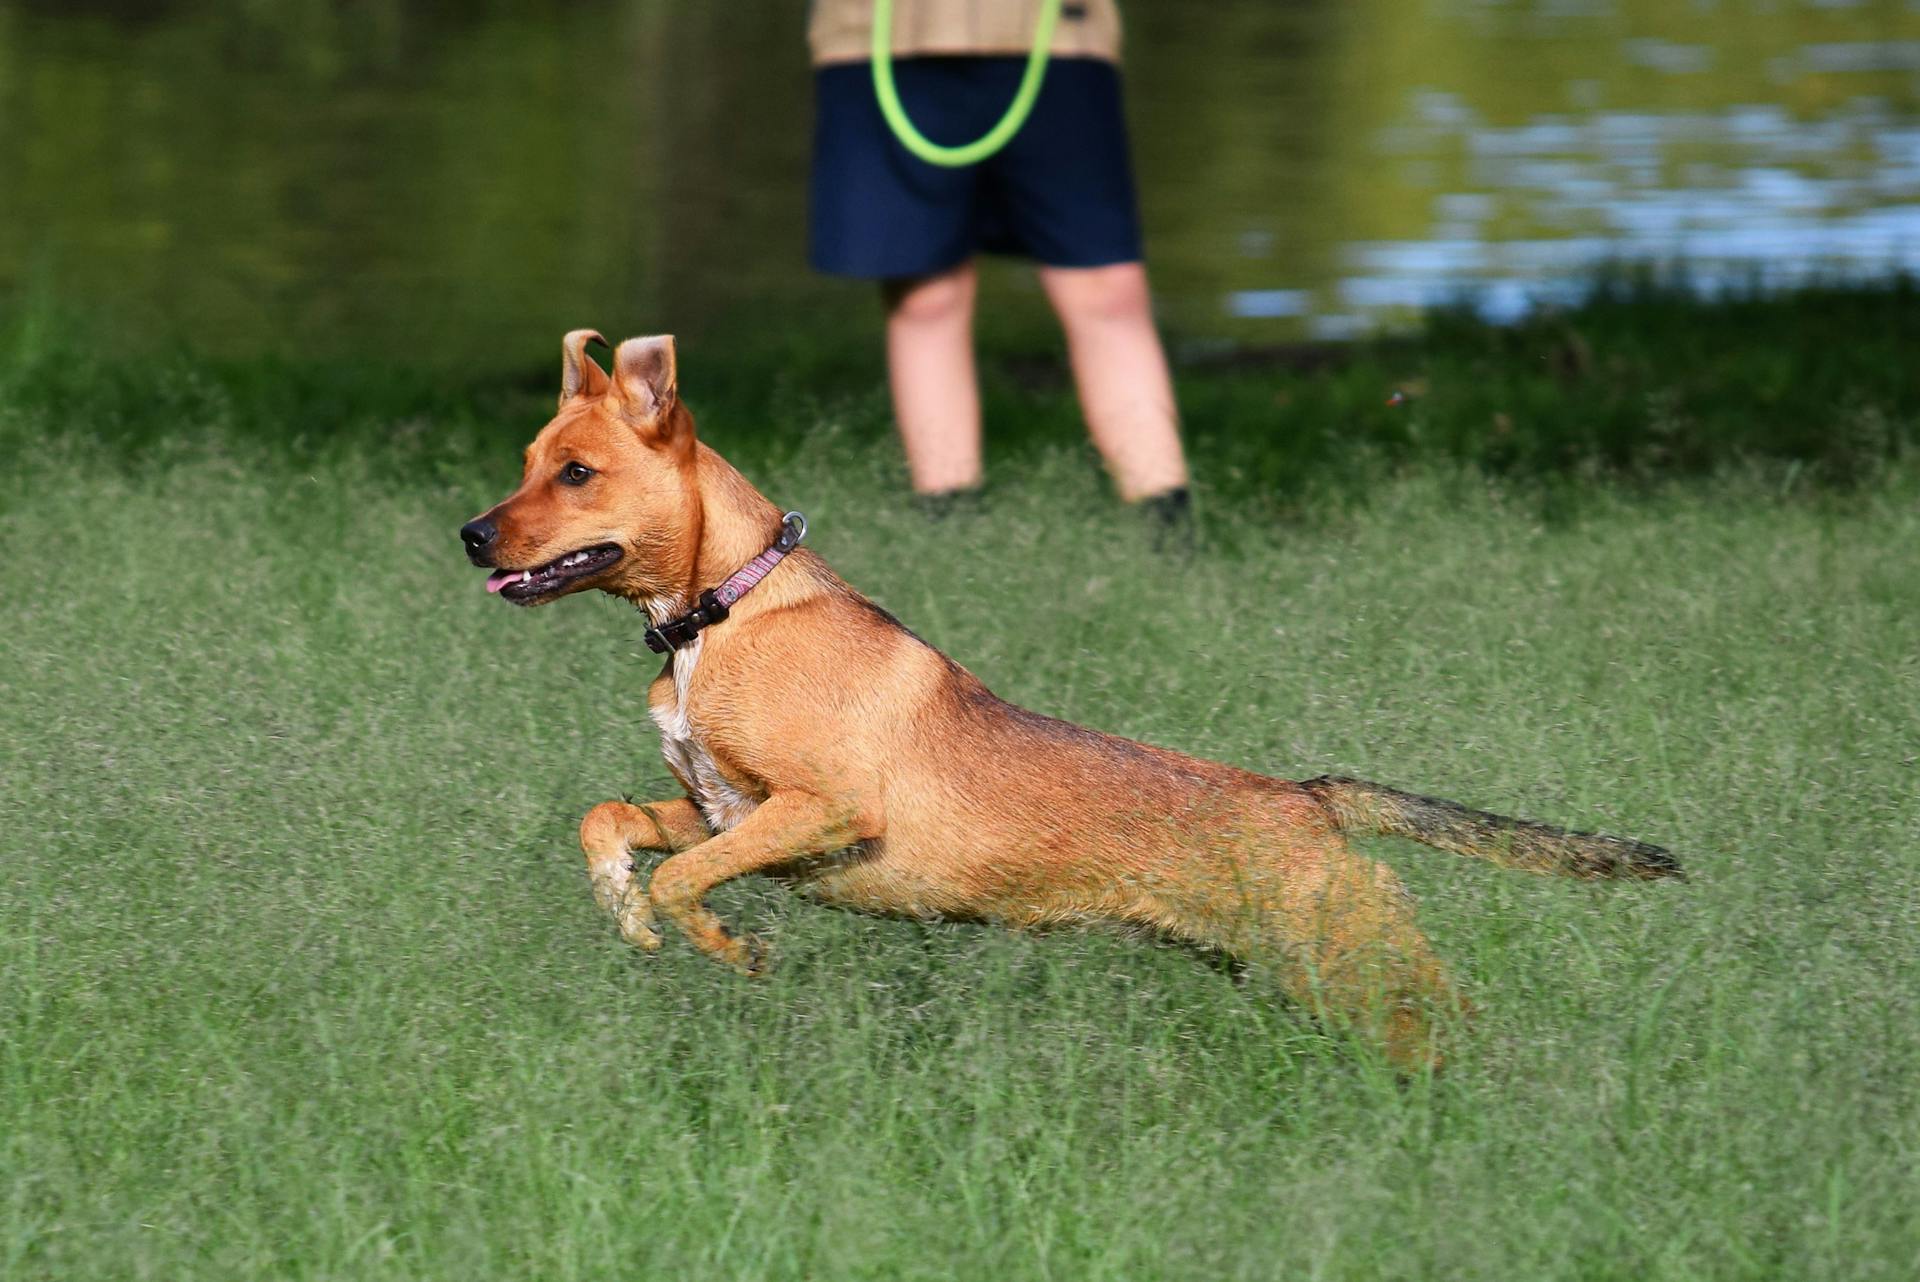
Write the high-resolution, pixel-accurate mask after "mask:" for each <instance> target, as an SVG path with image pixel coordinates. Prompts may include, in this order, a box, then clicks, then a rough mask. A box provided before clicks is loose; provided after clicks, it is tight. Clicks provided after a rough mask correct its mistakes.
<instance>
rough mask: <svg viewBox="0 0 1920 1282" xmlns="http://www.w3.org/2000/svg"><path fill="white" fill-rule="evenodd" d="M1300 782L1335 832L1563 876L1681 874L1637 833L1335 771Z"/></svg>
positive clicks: (1672, 860) (1675, 864)
mask: <svg viewBox="0 0 1920 1282" xmlns="http://www.w3.org/2000/svg"><path fill="white" fill-rule="evenodd" d="M1300 787H1301V788H1302V789H1304V790H1305V791H1306V793H1307V794H1308V795H1309V796H1311V797H1312V798H1313V799H1314V800H1315V801H1317V802H1319V803H1320V805H1321V808H1322V809H1324V810H1325V811H1326V812H1327V814H1329V815H1330V816H1332V818H1333V826H1334V827H1335V828H1337V829H1339V830H1340V831H1341V832H1348V833H1355V834H1358V835H1362V836H1382V837H1406V838H1409V839H1411V840H1413V841H1417V842H1420V843H1421V844H1422V845H1427V846H1433V847H1435V848H1436V849H1439V850H1450V851H1452V852H1453V853H1454V854H1456V855H1471V856H1473V857H1474V858H1476V859H1490V860H1492V861H1493V862H1494V863H1496V864H1503V865H1505V866H1506V867H1508V868H1522V869H1525V870H1526V871H1528V872H1538V873H1558V874H1560V875H1562V876H1567V877H1680V876H1683V875H1684V874H1682V873H1681V871H1680V863H1679V861H1678V860H1676V859H1675V858H1674V857H1673V855H1672V854H1671V853H1669V852H1668V851H1665V850H1662V849H1661V848H1660V847H1659V846H1649V845H1647V844H1646V843H1645V842H1642V841H1629V840H1627V839H1626V838H1624V837H1608V836H1603V835H1602V834H1600V833H1591V832H1568V831H1567V830H1566V829H1565V828H1555V827H1552V826H1551V825H1548V824H1540V823H1534V822H1532V821H1531V820H1527V819H1510V818H1508V817H1507V816H1506V815H1495V814H1488V813H1487V812H1486V811H1484V810H1470V809H1468V808H1467V807H1466V806H1462V805H1459V804H1457V803H1455V802H1451V801H1442V800H1440V799H1439V798H1438V797H1421V796H1417V795H1415V794H1414V793H1411V792H1401V791H1399V790H1398V789H1396V788H1388V787H1385V786H1383V785H1381V784H1377V783H1368V782H1366V781H1365V780H1364V779H1347V778H1343V777H1341V776H1339V775H1321V776H1320V777H1319V778H1318V779H1308V780H1307V781H1305V782H1304V783H1302V784H1301V785H1300Z"/></svg>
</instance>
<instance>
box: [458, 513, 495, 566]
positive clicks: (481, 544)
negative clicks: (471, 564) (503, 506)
mask: <svg viewBox="0 0 1920 1282" xmlns="http://www.w3.org/2000/svg"><path fill="white" fill-rule="evenodd" d="M499 533H500V528H499V527H498V526H496V525H495V524H494V523H493V522H492V521H490V520H488V519H487V518H486V517H484V516H480V517H475V518H474V519H473V520H471V521H468V522H467V523H466V524H465V525H463V526H461V527H460V541H461V542H462V543H464V544H466V545H467V555H468V556H478V555H479V554H480V553H482V552H484V551H486V550H487V545H488V544H489V543H492V542H493V540H494V539H495V538H496V537H497V536H498V535H499Z"/></svg>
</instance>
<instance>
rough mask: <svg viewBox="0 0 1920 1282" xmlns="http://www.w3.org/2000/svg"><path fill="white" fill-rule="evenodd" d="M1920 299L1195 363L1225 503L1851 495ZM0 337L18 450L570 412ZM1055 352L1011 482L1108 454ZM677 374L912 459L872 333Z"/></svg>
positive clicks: (47, 336)
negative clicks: (1042, 468)
mask: <svg viewBox="0 0 1920 1282" xmlns="http://www.w3.org/2000/svg"><path fill="white" fill-rule="evenodd" d="M1916 309H1920V290H1917V289H1916V286H1915V285H1914V284H1913V283H1912V282H1908V281H1895V282H1891V283H1888V284H1885V285H1879V286H1844V287H1841V286H1836V287H1832V288H1826V289H1812V290H1803V291H1799V292H1796V293H1793V294H1789V295H1761V294H1756V295H1754V296H1752V297H1746V298H1737V297H1736V298H1728V299H1723V300H1721V301H1718V302H1702V301H1700V300H1698V299H1697V298H1695V297H1693V296H1692V295H1691V294H1690V293H1689V292H1688V291H1686V290H1684V289H1679V288H1668V287H1662V286H1660V285H1657V284H1654V283H1650V282H1648V281H1644V280H1642V281H1637V282H1636V281H1632V280H1625V279H1622V280H1617V281H1614V282H1611V283H1601V284H1599V285H1596V286H1595V288H1594V290H1593V292H1592V294H1591V296H1590V297H1589V298H1588V300H1587V301H1586V302H1585V303H1583V304H1581V305H1579V306H1576V307H1571V308H1567V309H1563V310H1556V311H1551V312H1543V313H1541V314H1539V315H1537V316H1535V317H1533V318H1532V319H1530V320H1528V321H1526V322H1524V323H1522V324H1519V325H1515V326H1496V325H1490V324H1487V323H1485V322H1483V321H1480V320H1477V319H1475V318H1474V317H1473V316H1471V315H1469V314H1466V313H1440V314H1438V315H1436V316H1435V317H1434V318H1433V319H1432V321H1431V322H1430V323H1429V325H1428V326H1427V328H1426V329H1425V330H1424V331H1423V332H1422V333H1420V334H1418V335H1416V336H1411V337H1402V338H1392V339H1382V340H1374V341H1364V342H1357V343H1350V344H1325V345H1290V346H1280V347H1271V348H1245V347H1241V348H1232V349H1226V350H1217V349H1211V348H1196V349H1193V350H1192V351H1190V352H1188V353H1187V355H1186V356H1184V357H1183V358H1182V359H1180V360H1179V361H1178V362H1177V371H1176V377H1177V382H1178V390H1179V395H1180V400H1181V407H1182V411H1183V414H1184V416H1185V420H1186V429H1187V433H1188V437H1189V440H1190V444H1191V452H1192V455H1193V464H1194V468H1195V474H1196V478H1197V481H1198V484H1199V486H1200V488H1201V490H1202V492H1203V494H1205V495H1208V496H1211V497H1214V498H1217V499H1219V500H1221V501H1222V502H1225V503H1230V504H1232V505H1233V506H1235V507H1236V508H1238V509H1241V510H1243V511H1246V512H1249V513H1256V512H1265V513H1267V514H1269V515H1271V516H1300V515H1303V514H1307V513H1311V512H1312V511H1314V510H1317V509H1319V508H1321V507H1324V506H1326V505H1328V504H1332V505H1334V506H1336V507H1338V506H1343V505H1345V504H1347V503H1349V502H1352V501H1362V500H1364V498H1365V496H1366V495H1367V493H1368V492H1369V491H1370V490H1371V488H1372V487H1374V486H1375V485H1376V484H1378V483H1379V482H1380V481H1382V480H1383V479H1386V478H1389V477H1391V476H1393V475H1395V474H1397V473H1400V472H1404V471H1409V470H1417V469H1420V468H1423V467H1426V466H1428V465H1430V464H1434V463H1441V464H1445V465H1448V466H1454V465H1460V464H1464V465H1467V466H1469V467H1471V468H1473V469H1476V470H1478V471H1480V472H1482V473H1484V474H1486V475H1488V476H1492V477H1502V478H1508V479H1510V480H1514V481H1520V482H1524V483H1526V485H1528V486H1529V487H1530V488H1531V490H1532V491H1533V492H1535V493H1538V494H1541V495H1543V496H1545V497H1546V499H1547V501H1548V506H1549V508H1552V509H1557V508H1559V507H1560V506H1562V505H1564V504H1567V503H1577V502H1578V501H1579V497H1580V494H1581V492H1582V491H1583V490H1585V489H1588V488H1590V487H1591V486H1592V485H1593V484H1594V483H1595V482H1598V481H1603V480H1610V481H1612V482H1613V483H1615V484H1624V485H1629V486H1631V485H1638V484H1647V483H1653V482H1657V481H1661V480H1663V479H1667V478H1673V477H1686V476H1700V475H1705V474H1710V473H1713V472H1716V471H1719V470H1724V469H1727V468H1730V467H1745V466H1751V465H1759V466H1762V467H1765V468H1767V469H1770V470H1771V472H1772V473H1773V474H1774V475H1775V476H1776V478H1777V481H1778V484H1779V485H1780V486H1781V487H1782V488H1783V489H1792V488H1794V487H1796V486H1800V487H1805V486H1834V485H1840V486H1845V485H1850V484H1855V483H1858V482H1860V481H1863V480H1867V479H1870V478H1872V477H1874V476H1875V475H1877V474H1878V473H1879V472H1880V471H1881V470H1882V469H1884V468H1885V467H1886V466H1887V465H1888V464H1889V463H1891V462H1892V461H1894V460H1896V459H1898V458H1899V457H1901V456H1902V455H1903V454H1904V453H1908V452H1910V451H1911V450H1912V448H1913V446H1914V444H1915V441H1916V433H1917V432H1920V362H1916V361H1914V360H1913V359H1912V351H1913V346H1912V345H1913V335H1914V332H1915V330H1914V324H1915V322H1914V317H1915V315H1916ZM558 339H559V333H558V332H557V331H556V333H555V334H554V335H553V343H554V349H555V352H556V353H557V349H558ZM0 344H4V353H0V396H4V398H5V401H6V404H7V405H8V406H9V407H11V410H10V412H7V413H4V414H0V450H6V451H8V452H21V453H24V452H28V451H31V450H32V449H34V448H36V445H35V441H34V439H33V437H34V434H35V433H37V432H38V431H39V430H40V428H39V426H38V425H39V424H40V423H41V422H42V420H41V419H40V418H39V417H38V414H39V413H40V412H42V411H45V410H48V409H53V408H57V407H59V406H63V405H84V406H85V407H86V413H85V415H84V416H83V417H82V418H79V419H77V420H75V421H73V422H72V423H70V424H68V426H67V430H68V432H69V434H70V439H74V440H87V441H92V442H97V443H99V444H102V445H104V446H107V447H109V449H110V451H111V453H112V454H113V455H114V456H116V457H119V458H121V459H123V460H125V461H126V463H127V465H129V466H144V465H145V462H146V460H147V459H148V458H150V457H151V456H152V455H153V454H154V453H155V452H160V453H165V452H166V451H167V450H168V449H177V448H178V447H180V446H181V445H183V444H190V443H191V437H192V436H193V434H194V433H195V432H197V431H199V430H202V428H201V426H200V425H206V424H217V425H218V426H219V429H220V431H221V432H222V433H223V434H225V435H226V436H228V437H229V438H230V439H242V440H248V441H251V442H253V443H254V444H257V445H258V446H260V447H262V448H265V449H267V450H270V451H273V452H276V453H281V454H285V455H287V456H288V457H290V458H292V459H295V460H300V459H309V458H315V457H324V456H331V455H341V454H352V453H356V452H364V451H369V450H375V449H377V451H378V452H379V453H381V454H382V455H383V456H386V457H394V458H399V457H407V456H411V457H414V458H415V459H416V460H419V461H421V462H422V463H423V465H424V464H430V463H432V462H433V461H434V460H436V459H438V458H440V457H442V456H466V455H469V454H471V453H472V452H473V451H476V450H488V449H501V448H505V447H508V446H514V447H517V445H518V444H519V443H520V442H521V440H522V438H524V436H525V435H526V434H527V433H528V432H529V431H530V429H531V428H532V427H534V426H536V425H537V424H538V423H540V422H542V421H544V420H545V418H546V417H547V415H548V414H549V412H550V410H551V405H552V396H553V394H554V387H555V383H556V379H557V374H556V372H555V370H556V368H557V355H554V356H550V357H548V358H547V359H546V360H544V361H542V362H541V363H540V364H538V365H533V364H529V365H525V366H518V367H515V366H509V367H503V368H491V369H489V368H473V369H469V370H466V371H463V372H462V373H461V374H460V375H459V376H457V377H456V376H451V375H449V373H448V372H447V371H446V370H445V369H444V368H443V367H441V366H440V365H439V364H438V363H437V362H435V363H427V364H422V363H419V362H413V361H409V360H407V359H405V358H404V357H401V356H396V357H395V358H394V359H392V360H388V361H385V362H376V361H368V360H364V359H351V360H348V359H333V360H326V359H317V358H316V359H308V360H292V359H288V358H285V357H257V358H244V359H236V358H221V359H209V358H207V357H204V356H202V355H199V354H197V353H195V352H193V351H192V350H191V349H189V348H186V347H184V346H176V347H175V348H173V349H172V350H171V351H169V350H158V351H156V350H151V349H147V348H141V347H136V348H135V350H134V351H132V352H131V353H128V352H122V351H120V350H119V349H117V348H115V347H113V346H111V345H105V344H100V343H97V342H94V341H92V340H91V336H90V332H89V329H88V328H87V327H86V326H85V325H84V323H82V322H81V320H80V319H79V318H78V317H75V316H73V315H71V314H69V313H66V312H63V311H61V310H60V309H58V308H48V307H42V306H23V307H20V308H17V309H15V310H14V311H12V312H10V313H7V314H6V315H5V317H4V320H3V322H0ZM1057 344H1058V338H1057V336H1056V335H1053V334H1051V333H1049V332H1048V330H1047V329H1046V328H1045V327H1043V325H1042V324H1041V323H1040V321H1039V319H1038V318H1037V317H1031V318H1029V324H1028V325H1027V326H1025V327H1023V326H1020V325H1008V326H1002V327H999V328H998V329H995V330H993V331H991V332H990V333H989V335H988V338H987V342H986V344H985V353H984V356H983V361H982V368H983V372H984V382H985V389H986V413H987V422H988V435H989V446H990V449H989V472H990V484H994V483H998V481H996V480H995V478H1000V479H1004V478H1006V477H1008V476H1017V475H1018V474H1019V472H1020V470H1021V469H1022V468H1023V467H1024V466H1025V464H1026V462H1027V461H1029V460H1031V459H1033V458H1035V457H1038V456H1039V455H1041V454H1043V453H1045V452H1046V451H1048V450H1053V449H1058V448H1066V449H1069V450H1082V451H1085V450H1086V447H1085V445H1084V434H1083V430H1082V428H1081V426H1080V422H1079V408H1078V405H1077V402H1076V401H1075V399H1074V397H1073V394H1072V388H1071V384H1070V381H1069V380H1068V378H1067V376H1066V371H1065V366H1064V361H1063V359H1062V356H1061V353H1060V352H1059V351H1058V349H1057ZM681 365H682V370H683V376H682V377H683V382H684V385H685V388H686V394H687V397H688V400H689V403H690V404H692V405H693V406H694V408H695V409H696V411H697V412H698V413H699V414H700V416H701V421H702V424H703V427H704V428H705V430H707V431H709V432H711V433H714V434H717V435H718V436H719V437H721V438H723V439H726V440H729V441H734V442H740V443H743V444H746V445H748V447H749V448H752V449H753V450H755V451H763V452H764V456H765V457H769V458H780V457H785V456H787V455H789V454H791V453H796V452H800V451H803V450H808V449H813V448H823V449H831V450H835V451H848V450H858V451H862V452H869V453H874V454H876V455H878V456H880V457H883V458H886V459H892V458H893V457H894V455H895V452H896V446H895V445H894V443H893V441H892V437H891V426H890V423H891V420H890V417H889V414H890V410H889V406H888V403H887V400H886V396H885V390H884V371H883V369H882V367H881V365H880V353H879V352H878V351H877V344H869V343H867V342H865V341H861V340H860V339H859V338H858V337H850V336H841V335H836V334H834V333H833V332H831V331H827V332H820V333H814V332H802V331H792V330H779V331H771V332H770V331H745V332H743V333H742V334H741V335H739V336H738V337H737V338H735V339H732V340H730V339H728V338H726V337H723V336H720V335H709V336H707V337H704V338H695V339H691V340H683V344H682V350H681ZM1087 457H1088V459H1089V463H1088V466H1089V467H1091V466H1093V463H1092V461H1091V453H1090V452H1088V453H1087Z"/></svg>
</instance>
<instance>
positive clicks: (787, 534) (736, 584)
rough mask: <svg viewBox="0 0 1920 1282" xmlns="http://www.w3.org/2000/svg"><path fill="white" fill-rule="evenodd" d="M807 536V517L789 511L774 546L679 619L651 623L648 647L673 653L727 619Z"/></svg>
mask: <svg viewBox="0 0 1920 1282" xmlns="http://www.w3.org/2000/svg"><path fill="white" fill-rule="evenodd" d="M806 537H807V518H806V517H804V516H802V515H800V513H798V512H789V513H787V514H786V515H785V516H783V517H781V518H780V537H779V538H777V539H775V540H774V541H773V546H772V547H770V548H768V549H767V550H766V551H764V552H762V553H761V554H760V555H759V556H756V557H754V558H753V560H751V561H749V562H747V563H746V564H745V565H743V566H741V567H740V568H739V569H737V570H735V571H734V572H733V573H732V574H731V575H730V576H728V578H727V581H726V582H725V583H722V584H721V585H720V586H719V587H717V588H708V589H707V590H706V591H705V592H702V593H701V594H700V604H699V605H697V606H695V607H694V608H693V609H691V610H689V611H687V612H686V613H685V614H683V615H681V616H680V617H679V618H677V619H668V620H667V621H666V622H665V623H660V624H654V625H652V626H649V627H648V628H647V649H649V650H651V651H653V652H654V653H655V654H668V653H671V652H672V651H674V650H678V649H679V648H680V647H681V646H684V645H686V644H687V643H688V642H690V641H692V640H693V639H694V638H695V637H697V636H699V635H700V632H701V629H703V628H710V627H712V626H713V625H714V624H716V623H718V622H720V620H722V619H724V618H726V617H727V614H728V613H729V611H731V610H732V608H733V605H734V603H735V602H736V601H738V600H739V599H740V598H741V597H743V596H745V595H746V594H747V593H749V592H751V591H753V590H754V588H756V587H757V586H759V583H760V580H762V579H764V578H766V577H767V575H769V574H771V573H772V572H773V567H774V566H776V565H778V564H780V563H781V562H782V561H784V560H786V559H787V553H789V552H791V551H793V550H794V549H795V548H797V547H799V546H800V540H801V539H804V538H806Z"/></svg>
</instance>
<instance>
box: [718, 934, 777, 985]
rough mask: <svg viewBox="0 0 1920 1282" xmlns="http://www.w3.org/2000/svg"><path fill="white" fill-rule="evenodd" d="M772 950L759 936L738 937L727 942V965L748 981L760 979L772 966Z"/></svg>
mask: <svg viewBox="0 0 1920 1282" xmlns="http://www.w3.org/2000/svg"><path fill="white" fill-rule="evenodd" d="M771 954H772V950H771V949H769V948H768V947H767V941H766V940H764V939H762V938H760V936H758V935H736V936H735V937H734V938H732V939H730V940H728V941H727V952H726V958H725V960H726V963H727V965H729V966H731V967H733V968H734V969H735V970H737V971H739V972H740V973H741V974H742V975H745V976H746V977H747V978H748V979H760V978H762V977H764V976H765V975H766V973H767V970H768V968H769V967H770V966H771V964H772V960H773V959H772V955H771Z"/></svg>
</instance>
